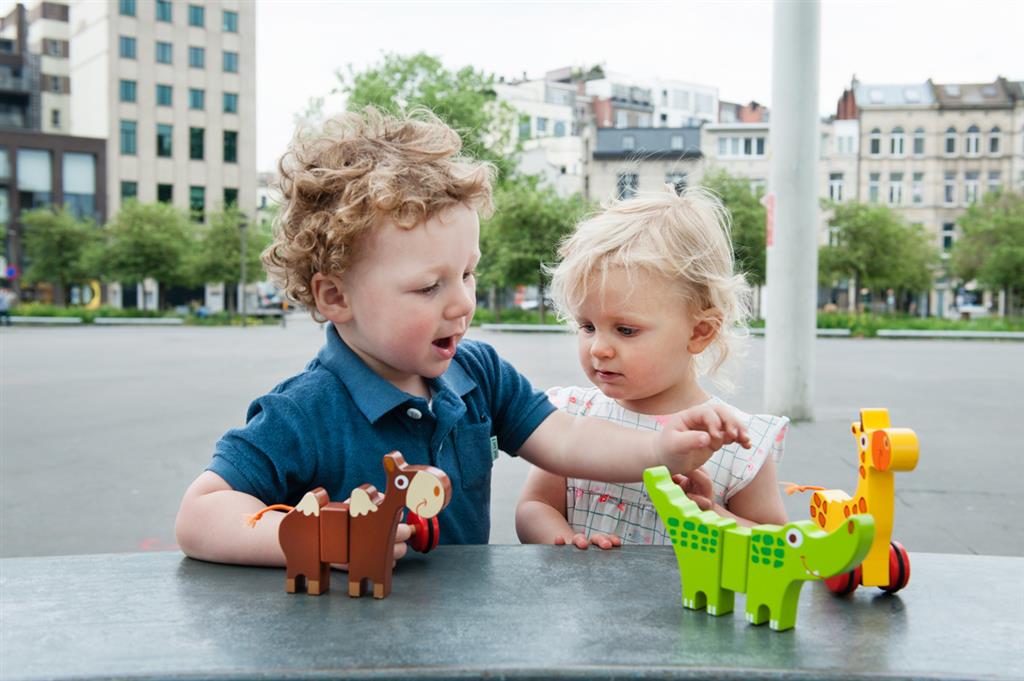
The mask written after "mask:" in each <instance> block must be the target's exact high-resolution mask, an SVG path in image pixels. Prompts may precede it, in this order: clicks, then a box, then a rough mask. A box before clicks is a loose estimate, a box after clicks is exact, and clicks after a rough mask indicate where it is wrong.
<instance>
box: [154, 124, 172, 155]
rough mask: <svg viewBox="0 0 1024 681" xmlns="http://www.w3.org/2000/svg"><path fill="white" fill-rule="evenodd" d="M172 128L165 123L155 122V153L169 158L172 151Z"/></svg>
mask: <svg viewBox="0 0 1024 681" xmlns="http://www.w3.org/2000/svg"><path fill="white" fill-rule="evenodd" d="M173 133H174V128H173V127H172V126H170V125H168V124H167V123H157V124H156V155H157V156H162V157H163V158H170V157H171V152H172V151H173V145H172V143H171V142H172V138H173V136H174V135H173Z"/></svg>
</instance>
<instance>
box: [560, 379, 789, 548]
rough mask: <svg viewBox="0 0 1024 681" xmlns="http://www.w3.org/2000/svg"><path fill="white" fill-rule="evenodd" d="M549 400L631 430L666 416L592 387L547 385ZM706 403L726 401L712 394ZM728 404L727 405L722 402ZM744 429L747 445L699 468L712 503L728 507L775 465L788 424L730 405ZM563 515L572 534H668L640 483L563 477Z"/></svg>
mask: <svg viewBox="0 0 1024 681" xmlns="http://www.w3.org/2000/svg"><path fill="white" fill-rule="evenodd" d="M547 394H548V398H549V399H550V400H551V402H552V404H554V405H555V406H556V407H558V408H559V409H562V410H564V411H565V412H566V413H568V414H571V415H573V416H577V415H579V416H593V417H596V418H599V419H604V420H605V421H611V422H613V423H617V424H619V425H621V426H625V427H627V428H634V429H636V430H651V431H658V430H661V428H662V425H663V423H664V421H665V417H661V416H648V415H646V414H638V413H636V412H633V411H630V410H628V409H625V408H624V407H622V406H620V405H619V404H618V403H617V402H616V401H615V400H613V399H611V398H609V397H607V396H605V394H604V393H602V392H601V391H600V390H598V389H597V388H581V387H569V388H552V389H550V390H548V393H547ZM706 404H726V403H725V402H723V401H722V400H720V399H718V398H717V397H712V398H711V399H710V400H708V402H707V403H706ZM726 406H730V405H726ZM730 408H731V409H734V410H735V411H736V412H737V413H739V415H740V417H741V419H742V421H743V423H744V424H745V425H746V427H747V432H748V435H749V436H750V443H751V447H750V449H744V448H742V447H741V446H739V445H738V444H732V445H726V446H724V447H722V448H721V449H719V450H718V451H717V452H715V453H714V454H713V455H712V456H711V458H710V459H708V460H707V461H706V462H705V463H704V465H703V466H702V467H701V468H702V470H703V471H704V472H705V473H706V474H707V475H708V477H710V478H711V482H712V485H713V486H714V501H715V503H717V504H719V505H721V506H727V504H728V501H729V499H730V498H732V496H733V495H734V494H736V493H737V492H739V491H740V490H741V489H743V488H744V487H746V486H747V485H748V484H750V482H751V481H752V480H753V479H754V477H755V476H756V475H757V473H758V471H760V470H761V466H763V465H764V462H765V461H766V460H767V458H768V457H769V456H771V457H772V459H773V460H774V461H775V462H776V463H778V462H779V461H780V460H781V459H782V451H783V446H784V443H785V438H786V431H787V430H788V428H789V419H788V418H786V417H784V416H770V415H765V414H756V415H751V414H746V413H744V412H742V411H740V410H739V409H736V408H735V407H731V406H730ZM565 492H566V498H565V509H566V519H567V520H568V521H569V525H571V526H572V528H573V529H574V530H575V531H576V532H583V533H585V534H586V535H587V536H588V537H589V536H590V535H591V534H594V533H596V532H600V533H604V534H616V535H618V536H619V537H621V538H622V541H623V543H625V544H668V543H669V539H668V535H667V534H666V532H665V528H664V526H663V525H662V523H661V519H660V518H659V517H658V513H657V511H655V509H654V505H653V504H651V500H650V498H649V497H648V496H647V492H646V490H644V486H643V484H642V483H619V482H595V481H592V480H581V479H579V478H567V479H566V490H565Z"/></svg>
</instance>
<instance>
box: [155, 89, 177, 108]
mask: <svg viewBox="0 0 1024 681" xmlns="http://www.w3.org/2000/svg"><path fill="white" fill-rule="evenodd" d="M173 103H174V90H173V89H172V88H171V86H170V85H161V84H160V83H157V85H156V105H157V106H171V105H172V104H173Z"/></svg>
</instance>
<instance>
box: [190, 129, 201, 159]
mask: <svg viewBox="0 0 1024 681" xmlns="http://www.w3.org/2000/svg"><path fill="white" fill-rule="evenodd" d="M203 137H204V133H203V129H202V128H189V129H188V157H189V158H190V159H192V160H193V161H202V160H203Z"/></svg>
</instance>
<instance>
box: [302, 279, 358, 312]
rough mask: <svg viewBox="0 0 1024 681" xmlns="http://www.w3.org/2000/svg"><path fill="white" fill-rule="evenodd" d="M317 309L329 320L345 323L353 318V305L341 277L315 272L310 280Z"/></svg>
mask: <svg viewBox="0 0 1024 681" xmlns="http://www.w3.org/2000/svg"><path fill="white" fill-rule="evenodd" d="M310 288H311V289H312V293H313V300H314V301H316V309H317V310H318V311H319V312H320V314H322V315H323V316H324V317H325V318H326V319H327V320H328V321H331V322H334V323H335V324H344V323H345V322H347V321H350V320H351V319H352V305H351V301H350V300H349V296H348V295H347V292H346V290H345V287H344V285H343V284H342V282H341V277H338V276H335V275H327V274H320V273H317V274H314V275H313V280H312V281H311V282H310Z"/></svg>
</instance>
